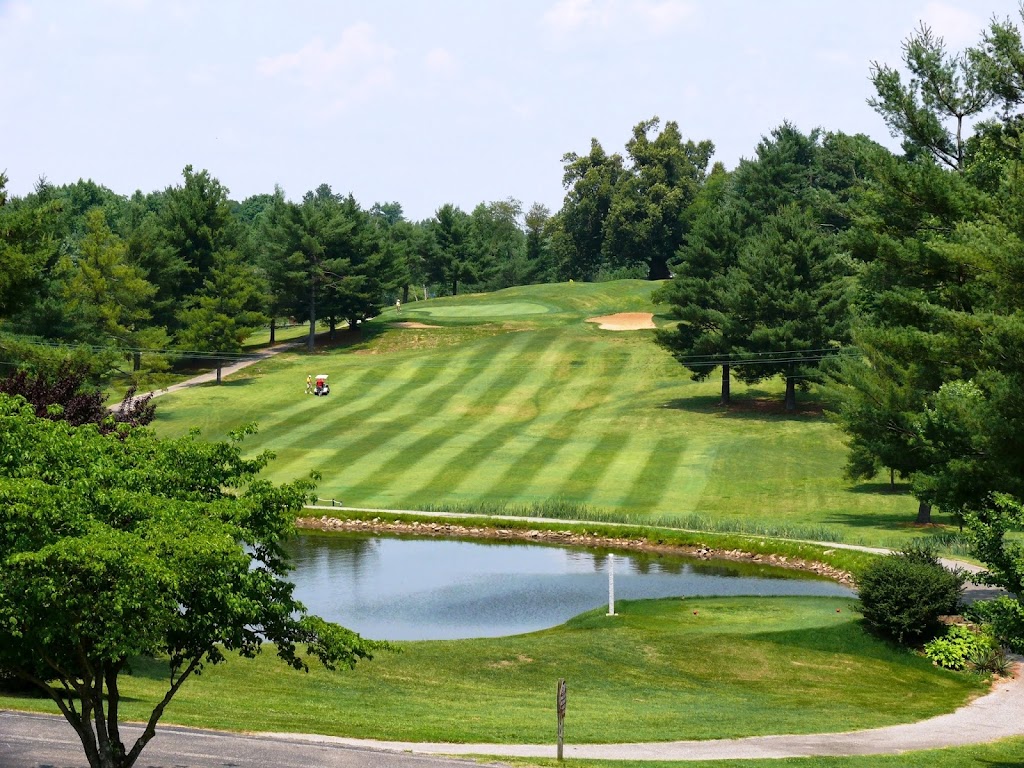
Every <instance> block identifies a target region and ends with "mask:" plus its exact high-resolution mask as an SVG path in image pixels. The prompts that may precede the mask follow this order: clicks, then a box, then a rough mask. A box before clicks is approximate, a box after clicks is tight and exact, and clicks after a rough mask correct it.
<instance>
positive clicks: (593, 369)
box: [488, 352, 628, 500]
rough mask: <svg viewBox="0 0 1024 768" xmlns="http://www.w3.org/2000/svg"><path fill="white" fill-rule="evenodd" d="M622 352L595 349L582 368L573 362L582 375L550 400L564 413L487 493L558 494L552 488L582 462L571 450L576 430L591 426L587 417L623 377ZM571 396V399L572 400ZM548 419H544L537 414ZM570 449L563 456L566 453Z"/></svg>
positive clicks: (549, 408)
mask: <svg viewBox="0 0 1024 768" xmlns="http://www.w3.org/2000/svg"><path fill="white" fill-rule="evenodd" d="M627 357H628V355H624V354H622V353H618V354H616V353H611V352H609V353H607V354H601V355H591V356H590V357H589V359H590V360H591V361H593V362H594V364H593V365H591V366H587V368H586V370H585V373H584V369H582V368H571V369H570V370H573V371H577V372H578V373H577V376H575V377H572V378H570V379H569V380H567V381H565V382H563V383H562V386H560V387H559V388H558V390H557V391H556V393H555V394H554V397H553V398H552V399H551V400H550V401H549V402H547V403H545V408H544V410H545V414H544V415H545V417H546V416H547V414H562V415H561V416H559V417H556V419H555V421H554V422H553V423H552V424H550V425H549V426H548V427H547V429H546V430H544V432H543V434H540V435H537V436H536V437H535V438H534V440H533V443H532V445H531V446H530V447H529V448H528V450H526V452H525V453H523V454H522V455H520V457H519V458H518V459H517V460H516V461H515V462H514V463H513V464H512V465H511V466H509V467H508V468H507V469H506V470H505V472H504V473H503V474H502V475H501V477H499V478H497V479H496V480H495V482H494V483H493V484H492V486H491V487H490V488H489V489H488V493H494V492H497V493H500V494H502V495H504V496H505V497H516V496H527V497H529V498H532V499H535V500H545V499H550V498H552V497H553V493H552V489H553V488H557V487H558V486H559V484H560V483H561V481H562V479H563V478H564V477H565V474H566V472H568V471H571V470H570V469H569V467H570V466H576V465H578V463H579V462H578V461H572V459H571V455H572V454H574V453H576V447H575V446H574V445H573V439H574V437H575V436H576V432H577V431H578V430H579V429H580V428H581V427H585V426H586V422H587V419H588V417H589V416H590V415H592V412H593V410H594V408H595V407H597V406H599V405H601V404H603V403H604V402H605V401H606V400H607V399H608V398H609V397H610V395H611V393H612V392H613V391H615V390H616V387H617V385H618V383H619V380H620V378H621V377H622V375H623V373H624V372H625V370H626V369H627V368H628V366H627V365H625V362H626V360H625V358H627ZM566 400H568V401H569V402H568V403H567V402H566ZM538 421H539V422H541V423H543V421H546V418H544V419H538ZM563 453H565V454H567V455H566V456H565V457H564V458H563V457H561V454H563Z"/></svg>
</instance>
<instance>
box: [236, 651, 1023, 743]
mask: <svg viewBox="0 0 1024 768" xmlns="http://www.w3.org/2000/svg"><path fill="white" fill-rule="evenodd" d="M1014 671H1015V676H1014V677H1012V678H1008V679H1004V680H1001V681H999V682H998V683H996V684H995V685H994V686H993V688H992V691H991V692H990V693H988V694H985V695H984V696H981V697H979V698H977V699H975V700H974V701H972V702H970V703H969V704H966V705H965V706H963V707H961V708H960V709H958V710H956V711H955V712H952V713H950V714H948V715H939V716H938V717H933V718H930V719H928V720H922V721H920V722H917V723H908V724H905V725H893V726H888V727H885V728H872V729H869V730H864V731H850V732H846V733H814V734H806V735H784V736H752V737H747V738H742V739H719V740H714V741H666V742H647V743H636V744H570V743H567V744H566V745H565V749H564V754H565V757H567V758H569V757H575V758H581V759H583V758H585V759H589V760H666V761H667V760H740V759H751V758H780V757H823V756H837V757H838V756H844V755H892V754H898V753H901V752H909V751H918V750H925V749H942V748H945V747H960V746H965V745H969V744H983V743H986V742H990V741H996V740H998V739H1004V738H1009V737H1011V736H1024V718H1022V717H1021V716H1020V714H1021V712H1024V664H1022V663H1020V662H1018V663H1017V664H1016V665H1015V670H1014ZM567 720H568V721H569V723H568V725H567V729H568V732H569V734H570V735H571V731H572V725H571V722H572V713H571V710H570V712H569V715H568V718H567ZM254 735H255V734H254ZM259 735H260V736H262V737H265V738H271V739H275V740H277V739H282V740H290V741H295V742H301V743H304V744H337V745H343V746H347V747H356V748H362V749H381V750H389V751H392V752H404V753H410V752H411V753H413V754H430V755H487V756H491V757H547V758H554V757H555V756H556V755H555V746H554V744H446V743H415V742H401V741H378V740H373V739H348V738H341V737H336V736H316V735H312V734H287V733H263V734H259Z"/></svg>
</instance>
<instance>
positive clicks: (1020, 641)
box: [964, 595, 1024, 653]
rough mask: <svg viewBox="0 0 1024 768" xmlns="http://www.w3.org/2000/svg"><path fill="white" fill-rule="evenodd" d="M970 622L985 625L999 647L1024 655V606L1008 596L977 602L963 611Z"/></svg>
mask: <svg viewBox="0 0 1024 768" xmlns="http://www.w3.org/2000/svg"><path fill="white" fill-rule="evenodd" d="M964 615H966V616H967V617H968V618H969V619H970V620H971V621H975V622H978V623H979V624H987V625H988V626H989V627H990V628H991V632H992V635H993V636H994V637H995V639H996V642H998V643H999V645H1003V646H1006V647H1007V648H1009V649H1010V650H1011V651H1013V652H1014V653H1024V605H1021V602H1020V601H1019V600H1016V599H1014V598H1012V597H1009V596H1006V595H1004V596H1002V597H997V598H995V599H993V600H979V601H978V602H976V603H972V604H971V605H969V606H968V607H967V608H966V609H965V610H964Z"/></svg>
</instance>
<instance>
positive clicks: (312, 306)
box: [306, 285, 316, 352]
mask: <svg viewBox="0 0 1024 768" xmlns="http://www.w3.org/2000/svg"><path fill="white" fill-rule="evenodd" d="M306 350H307V351H308V352H314V351H315V350H316V285H310V286H309V338H308V339H307V340H306Z"/></svg>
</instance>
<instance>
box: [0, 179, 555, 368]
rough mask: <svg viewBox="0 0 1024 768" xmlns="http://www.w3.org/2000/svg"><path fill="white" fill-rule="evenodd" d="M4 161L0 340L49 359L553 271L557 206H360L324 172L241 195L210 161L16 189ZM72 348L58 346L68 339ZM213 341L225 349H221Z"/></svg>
mask: <svg viewBox="0 0 1024 768" xmlns="http://www.w3.org/2000/svg"><path fill="white" fill-rule="evenodd" d="M6 185H7V178H6V176H5V175H3V174H0V328H2V329H3V330H4V331H5V332H6V333H5V335H4V337H3V340H2V341H0V344H2V349H0V354H2V356H3V357H4V358H5V359H6V360H7V361H8V362H9V363H12V362H13V364H15V365H20V364H24V363H26V362H27V363H29V364H35V365H43V362H42V360H43V359H44V358H45V357H46V354H45V352H44V351H40V347H39V345H38V344H35V345H33V344H32V343H31V342H32V341H35V342H39V341H43V342H48V343H55V344H64V345H67V346H68V347H69V348H73V347H82V346H83V345H84V347H88V348H89V350H91V352H92V353H94V354H91V355H86V357H88V358H89V360H90V365H91V367H92V369H93V373H94V374H96V375H97V376H99V377H100V378H102V375H103V373H105V372H109V371H111V370H113V369H115V368H117V367H118V366H120V365H121V362H120V361H121V360H122V358H123V357H124V355H125V354H126V353H127V354H129V355H130V359H131V363H132V364H131V368H132V369H134V370H135V371H140V370H160V369H161V368H163V367H165V366H166V357H165V355H164V354H163V353H164V352H166V351H167V350H171V349H177V350H181V351H182V352H183V353H196V354H213V355H214V362H216V363H218V365H219V363H220V362H222V360H223V359H224V358H226V357H228V356H230V355H232V354H236V353H238V352H240V351H241V348H242V346H241V345H242V342H243V341H244V340H245V338H246V337H247V336H248V335H249V334H251V333H252V332H253V331H254V330H255V329H257V328H260V327H265V326H266V325H267V324H269V325H270V328H271V338H272V339H273V336H274V331H275V325H276V321H277V320H278V319H280V318H296V319H297V320H299V321H301V322H309V324H310V338H309V343H310V345H312V343H313V334H314V333H315V330H316V328H317V327H324V328H328V329H330V331H331V333H332V334H333V333H334V331H335V329H336V328H337V327H338V326H340V325H349V326H352V327H355V326H356V325H357V324H358V323H360V322H361V321H363V320H365V319H367V318H369V317H372V316H374V315H376V314H377V313H378V312H379V311H380V310H381V308H382V307H383V306H386V305H387V304H389V303H394V301H395V300H402V301H409V299H410V297H411V296H412V297H417V296H423V295H425V294H426V293H427V292H428V291H429V292H430V293H431V295H438V294H442V295H443V294H456V293H458V292H459V291H460V290H464V289H466V288H471V289H473V290H495V289H498V288H504V287H509V286H512V285H521V284H525V283H531V282H546V281H550V280H553V279H555V278H556V277H557V275H556V270H555V268H554V264H553V262H552V261H551V249H550V248H549V246H548V241H549V238H548V236H547V235H546V234H545V230H546V227H547V225H548V221H549V220H550V218H551V216H550V212H549V211H548V210H547V209H546V208H545V207H544V206H541V205H534V206H532V207H531V208H530V209H529V210H526V211H524V210H523V205H522V203H520V202H519V201H517V200H513V199H508V200H501V201H495V202H490V203H481V204H480V205H478V206H477V207H476V208H474V209H473V211H472V212H470V213H467V212H465V211H463V210H461V209H460V208H458V207H457V206H455V205H452V204H445V205H442V206H441V207H440V208H439V209H438V210H437V212H436V214H435V215H434V216H433V217H432V218H430V219H428V220H425V221H410V220H408V219H407V218H406V217H405V216H404V214H403V211H402V206H401V204H399V203H397V202H388V203H375V204H374V205H372V206H371V207H369V208H363V207H362V206H361V205H360V204H359V203H358V202H357V201H356V199H355V198H354V196H353V195H351V194H348V195H341V194H338V193H336V192H334V191H333V189H332V188H331V187H330V185H327V184H322V185H320V186H319V187H317V188H316V189H315V190H311V191H309V192H307V193H306V194H304V195H303V196H302V198H301V200H299V201H292V200H289V199H287V198H286V196H285V193H284V191H283V190H281V189H275V190H274V191H273V192H272V193H267V194H259V195H254V196H252V197H249V198H247V199H245V200H243V201H241V202H237V201H234V200H232V199H231V198H230V197H229V192H228V190H227V189H226V188H225V187H224V185H223V184H221V183H220V181H218V180H217V179H216V178H215V177H214V176H212V175H211V174H210V172H209V171H207V170H201V171H196V170H194V169H193V168H192V167H191V166H187V167H186V168H185V169H184V171H183V174H182V182H181V183H180V184H177V185H174V186H170V187H167V188H166V189H164V190H161V191H157V192H151V193H148V194H145V193H143V192H141V191H139V192H136V193H135V194H134V195H132V196H131V197H124V196H121V195H117V194H115V193H114V192H112V191H111V190H109V189H107V188H106V187H104V186H102V185H100V184H97V183H96V182H94V181H91V180H88V181H86V180H79V181H78V182H75V183H73V184H66V185H62V186H55V185H52V184H50V183H48V182H47V181H46V180H45V178H43V179H40V180H39V182H38V183H37V184H36V186H35V189H34V191H33V192H32V193H30V194H27V195H25V196H23V197H14V196H9V195H7V194H6V191H5V190H6ZM65 354H68V352H67V350H62V351H61V355H65ZM217 355H220V357H217Z"/></svg>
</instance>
